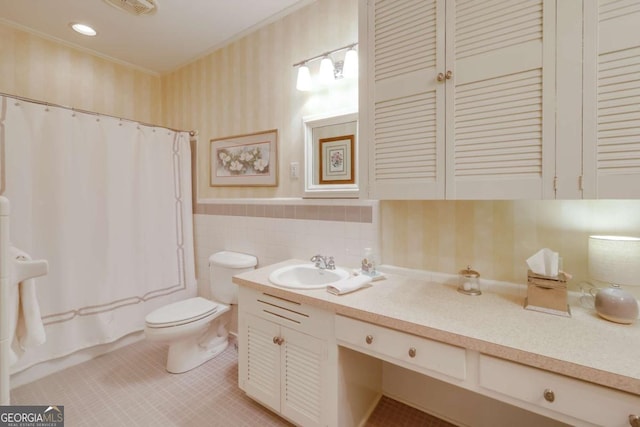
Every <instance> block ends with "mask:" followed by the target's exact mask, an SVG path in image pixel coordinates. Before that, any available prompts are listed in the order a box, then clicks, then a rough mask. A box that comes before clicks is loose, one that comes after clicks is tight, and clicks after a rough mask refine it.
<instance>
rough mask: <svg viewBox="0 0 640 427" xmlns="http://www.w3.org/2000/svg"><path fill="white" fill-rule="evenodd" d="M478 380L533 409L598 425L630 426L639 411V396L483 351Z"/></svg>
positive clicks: (489, 388) (610, 426)
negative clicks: (540, 409) (631, 419)
mask: <svg viewBox="0 0 640 427" xmlns="http://www.w3.org/2000/svg"><path fill="white" fill-rule="evenodd" d="M478 380H479V385H480V386H481V387H483V388H485V389H488V390H492V391H495V392H498V393H500V394H503V395H505V396H506V397H507V399H506V400H507V401H509V400H511V399H514V400H519V401H524V402H527V403H529V404H532V405H533V409H534V410H535V407H538V408H544V409H547V410H550V411H554V412H558V413H561V414H565V415H568V416H570V417H574V418H576V419H579V420H583V421H586V422H588V423H592V424H595V425H598V426H608V427H625V426H626V427H628V426H629V425H631V424H630V422H629V416H630V415H640V396H635V395H632V394H629V393H624V392H621V391H617V390H612V389H610V388H607V387H603V386H599V385H596V384H592V383H588V382H585V381H581V380H577V379H573V378H569V377H565V376H562V375H559V374H554V373H552V372H548V371H543V370H540V369H536V368H532V367H529V366H524V365H521V364H518V363H514V362H510V361H507V360H503V359H498V358H495V357H492V356H487V355H484V354H481V355H480V359H479V379H478Z"/></svg>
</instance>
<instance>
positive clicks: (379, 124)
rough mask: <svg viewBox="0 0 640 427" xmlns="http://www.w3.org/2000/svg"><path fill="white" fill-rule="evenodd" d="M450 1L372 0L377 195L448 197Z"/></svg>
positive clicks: (372, 177) (373, 192)
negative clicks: (441, 78)
mask: <svg viewBox="0 0 640 427" xmlns="http://www.w3.org/2000/svg"><path fill="white" fill-rule="evenodd" d="M444 4H445V1H444V0H370V1H369V2H368V14H369V15H368V20H369V26H368V28H369V30H368V40H367V44H368V50H367V58H368V65H367V68H368V70H367V74H368V75H369V79H371V80H370V81H371V83H370V84H369V88H368V90H369V94H368V99H369V100H370V101H369V105H368V108H369V111H370V117H371V118H372V120H371V125H370V126H371V128H370V129H369V135H370V138H371V141H370V142H369V144H370V145H369V156H370V161H369V167H370V169H369V185H370V196H371V197H372V198H378V199H412V198H444V83H439V82H438V81H437V80H436V76H437V74H438V73H440V72H444V7H445V6H444Z"/></svg>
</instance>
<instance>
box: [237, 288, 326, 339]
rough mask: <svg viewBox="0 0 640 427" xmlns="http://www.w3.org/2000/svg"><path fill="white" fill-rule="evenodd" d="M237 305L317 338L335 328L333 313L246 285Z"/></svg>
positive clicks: (323, 336) (239, 295)
mask: <svg viewBox="0 0 640 427" xmlns="http://www.w3.org/2000/svg"><path fill="white" fill-rule="evenodd" d="M238 309H239V310H240V311H242V312H245V313H251V314H253V315H255V316H258V317H261V318H263V319H267V320H270V321H273V322H276V323H278V324H279V325H284V326H287V327H289V328H291V329H295V330H298V331H300V332H303V333H306V334H311V335H313V336H315V337H318V338H327V337H329V336H330V334H331V332H332V331H333V330H332V327H331V326H332V323H333V313H330V312H328V311H326V310H321V309H319V308H316V307H311V306H309V305H306V304H302V303H299V302H297V301H294V300H293V299H288V298H284V297H278V296H275V295H272V294H269V293H267V292H260V291H257V290H255V289H250V288H246V287H244V286H240V289H239V290H238Z"/></svg>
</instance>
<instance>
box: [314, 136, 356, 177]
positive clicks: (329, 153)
mask: <svg viewBox="0 0 640 427" xmlns="http://www.w3.org/2000/svg"><path fill="white" fill-rule="evenodd" d="M354 141H355V135H342V136H334V137H332V138H320V139H319V140H318V148H319V159H320V184H353V183H354V182H355V176H354V174H353V172H354V170H355V167H354V163H355V161H354V155H353V153H354V151H353V147H354Z"/></svg>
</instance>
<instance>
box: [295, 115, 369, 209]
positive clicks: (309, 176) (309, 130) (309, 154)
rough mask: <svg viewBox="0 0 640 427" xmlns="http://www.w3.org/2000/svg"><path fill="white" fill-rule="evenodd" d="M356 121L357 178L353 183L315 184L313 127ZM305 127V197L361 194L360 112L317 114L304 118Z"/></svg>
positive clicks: (355, 161) (355, 196)
mask: <svg viewBox="0 0 640 427" xmlns="http://www.w3.org/2000/svg"><path fill="white" fill-rule="evenodd" d="M354 121H355V122H356V135H355V144H354V149H353V151H354V152H353V156H355V157H354V165H355V171H354V173H355V177H354V178H355V179H354V183H353V184H314V183H313V181H314V180H313V178H314V176H313V173H314V170H313V166H314V157H313V156H315V155H316V150H315V148H314V144H313V129H314V128H317V127H323V126H331V125H338V124H343V123H348V122H354ZM302 122H303V125H304V126H303V128H304V164H305V169H304V197H307V198H312V197H318V198H351V199H357V198H358V197H359V196H360V188H359V181H360V180H359V175H360V170H359V169H360V168H359V166H360V163H359V151H360V150H359V149H358V147H359V145H360V141H359V139H360V138H359V120H358V112H357V111H354V110H350V111H339V112H331V113H326V114H315V115H312V116H305V117H303V118H302ZM318 180H319V179H318Z"/></svg>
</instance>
